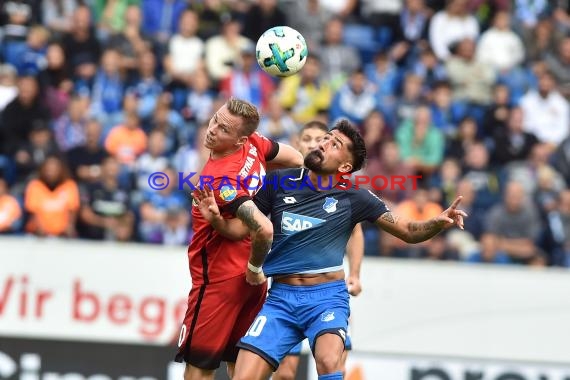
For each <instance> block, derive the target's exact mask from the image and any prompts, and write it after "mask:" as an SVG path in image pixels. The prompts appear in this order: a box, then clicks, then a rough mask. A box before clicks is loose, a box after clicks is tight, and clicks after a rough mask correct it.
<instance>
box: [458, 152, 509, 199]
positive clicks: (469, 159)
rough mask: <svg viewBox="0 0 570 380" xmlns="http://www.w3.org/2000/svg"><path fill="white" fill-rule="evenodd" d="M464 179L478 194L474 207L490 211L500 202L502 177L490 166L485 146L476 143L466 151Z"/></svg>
mask: <svg viewBox="0 0 570 380" xmlns="http://www.w3.org/2000/svg"><path fill="white" fill-rule="evenodd" d="M463 179H466V180H468V181H470V182H471V183H472V184H473V188H474V190H475V194H476V197H475V202H474V207H476V208H479V209H489V208H490V207H492V206H493V205H495V204H496V203H497V202H499V201H500V197H501V181H500V177H499V175H498V174H497V173H496V172H495V171H494V170H493V169H492V168H491V166H490V162H489V150H488V149H487V147H486V146H485V144H483V143H481V142H475V143H473V144H471V145H470V146H469V147H468V148H467V149H466V150H465V159H464V162H463Z"/></svg>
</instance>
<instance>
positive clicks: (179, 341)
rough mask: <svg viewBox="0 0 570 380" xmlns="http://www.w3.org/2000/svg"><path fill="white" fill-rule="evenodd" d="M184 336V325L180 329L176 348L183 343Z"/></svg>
mask: <svg viewBox="0 0 570 380" xmlns="http://www.w3.org/2000/svg"><path fill="white" fill-rule="evenodd" d="M185 336H186V325H182V328H181V329H180V336H178V347H180V346H182V342H184V337H185Z"/></svg>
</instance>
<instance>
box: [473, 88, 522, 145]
mask: <svg viewBox="0 0 570 380" xmlns="http://www.w3.org/2000/svg"><path fill="white" fill-rule="evenodd" d="M513 103H514V102H512V101H511V93H510V90H509V88H508V87H507V86H506V85H504V84H495V86H494V88H493V101H492V103H491V104H490V105H489V106H488V107H487V109H486V110H485V112H484V114H483V119H482V121H481V129H480V131H481V132H482V137H484V138H494V137H495V136H497V135H504V134H505V133H506V130H507V123H508V119H509V116H510V110H511V108H512V107H513Z"/></svg>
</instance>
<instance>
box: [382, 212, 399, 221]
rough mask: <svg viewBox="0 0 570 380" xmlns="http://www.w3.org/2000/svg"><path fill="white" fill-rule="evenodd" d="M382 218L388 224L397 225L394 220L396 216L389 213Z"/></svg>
mask: <svg viewBox="0 0 570 380" xmlns="http://www.w3.org/2000/svg"><path fill="white" fill-rule="evenodd" d="M380 218H381V219H382V220H384V221H386V222H388V223H392V224H396V221H395V220H394V216H393V215H392V213H391V212H389V211H388V212H385V213H384V214H382V216H381V217H380Z"/></svg>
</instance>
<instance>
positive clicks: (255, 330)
mask: <svg viewBox="0 0 570 380" xmlns="http://www.w3.org/2000/svg"><path fill="white" fill-rule="evenodd" d="M266 322H267V317H266V316H264V315H260V316H259V317H257V318H256V319H255V321H253V323H252V324H251V327H250V328H249V330H247V332H246V333H245V336H248V335H249V336H259V334H261V330H263V327H264V326H265V323H266Z"/></svg>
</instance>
